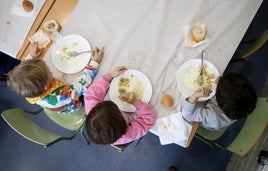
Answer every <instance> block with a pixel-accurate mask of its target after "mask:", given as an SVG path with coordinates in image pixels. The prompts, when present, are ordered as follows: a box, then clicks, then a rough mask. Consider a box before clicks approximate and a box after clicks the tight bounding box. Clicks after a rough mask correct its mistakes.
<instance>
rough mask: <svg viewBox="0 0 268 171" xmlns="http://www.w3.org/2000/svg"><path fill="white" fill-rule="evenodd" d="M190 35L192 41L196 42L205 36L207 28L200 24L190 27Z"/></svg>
mask: <svg viewBox="0 0 268 171" xmlns="http://www.w3.org/2000/svg"><path fill="white" fill-rule="evenodd" d="M191 35H192V39H193V41H195V42H196V43H198V42H200V41H202V40H204V39H205V38H206V35H207V29H206V28H205V27H202V26H201V25H195V26H193V27H192V29H191Z"/></svg>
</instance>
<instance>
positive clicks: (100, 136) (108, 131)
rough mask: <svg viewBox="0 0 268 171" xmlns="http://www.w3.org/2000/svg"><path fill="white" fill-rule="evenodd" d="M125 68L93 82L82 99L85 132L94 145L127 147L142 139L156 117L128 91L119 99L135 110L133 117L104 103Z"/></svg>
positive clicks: (109, 102) (147, 106)
mask: <svg viewBox="0 0 268 171" xmlns="http://www.w3.org/2000/svg"><path fill="white" fill-rule="evenodd" d="M126 70H127V69H126V68H125V67H123V66H122V67H117V68H116V69H115V70H114V71H113V72H112V73H110V74H106V75H103V76H101V77H99V78H98V79H96V80H95V81H94V82H93V83H92V85H91V86H90V87H89V88H88V90H87V92H86V94H85V96H84V100H85V108H86V113H87V114H88V115H87V118H86V131H87V134H88V137H89V139H90V140H91V141H92V142H93V143H95V144H114V145H119V144H126V143H129V142H131V141H133V140H136V139H138V138H140V137H142V136H144V135H145V134H146V133H147V132H148V131H149V129H150V128H151V127H152V126H153V125H154V124H155V121H156V114H155V112H154V111H153V109H152V107H150V106H149V105H148V104H147V103H144V102H142V101H141V100H139V99H137V98H136V96H135V95H134V93H131V92H127V93H125V94H124V95H123V96H122V100H124V101H126V102H128V103H130V104H133V105H134V106H135V107H136V114H137V116H136V117H133V116H132V115H130V114H127V113H125V112H121V111H120V110H119V108H118V107H117V105H116V104H115V103H113V102H112V101H104V97H105V95H106V93H107V91H108V89H109V87H110V82H111V81H112V79H113V78H114V77H116V76H118V75H119V74H121V73H123V72H124V71H126Z"/></svg>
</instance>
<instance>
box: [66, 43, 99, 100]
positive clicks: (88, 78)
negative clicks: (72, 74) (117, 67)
mask: <svg viewBox="0 0 268 171" xmlns="http://www.w3.org/2000/svg"><path fill="white" fill-rule="evenodd" d="M103 55H104V49H103V48H102V49H101V50H99V49H98V48H95V49H94V51H93V52H92V56H91V60H90V62H89V64H88V65H87V66H86V67H85V69H84V70H83V71H82V74H81V76H79V77H78V78H77V79H76V80H75V82H74V83H73V84H72V85H70V87H71V89H72V90H74V92H76V93H77V95H78V97H80V96H81V95H84V94H85V92H86V90H87V88H88V86H89V85H90V84H91V83H92V80H93V79H94V78H95V77H96V75H97V73H98V68H99V65H100V63H101V61H102V59H103Z"/></svg>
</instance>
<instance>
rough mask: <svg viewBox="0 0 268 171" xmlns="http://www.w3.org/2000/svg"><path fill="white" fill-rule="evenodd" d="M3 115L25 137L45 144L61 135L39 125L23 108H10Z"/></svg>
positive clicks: (53, 141) (57, 139)
mask: <svg viewBox="0 0 268 171" xmlns="http://www.w3.org/2000/svg"><path fill="white" fill-rule="evenodd" d="M1 116H2V117H3V119H4V120H5V121H6V122H7V124H8V125H9V126H10V127H11V128H12V129H13V130H15V131H16V132H17V133H19V134H20V135H21V136H23V137H24V138H27V139H28V140H30V141H32V142H35V143H37V144H40V145H43V146H45V147H46V146H49V145H51V144H53V143H55V142H56V141H59V140H60V139H61V136H60V135H58V134H55V133H52V132H49V131H47V130H45V129H43V128H41V127H40V126H38V125H37V124H36V123H35V122H34V121H33V120H32V119H30V118H29V116H28V115H27V114H26V113H25V111H24V110H23V109H21V108H14V109H8V110H5V111H4V112H2V114H1Z"/></svg>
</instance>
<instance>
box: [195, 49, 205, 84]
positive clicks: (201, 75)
mask: <svg viewBox="0 0 268 171" xmlns="http://www.w3.org/2000/svg"><path fill="white" fill-rule="evenodd" d="M204 56H205V51H204V50H203V51H202V56H201V66H200V74H199V76H198V78H197V84H198V85H199V86H202V85H203V82H204V78H203V71H204Z"/></svg>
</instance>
